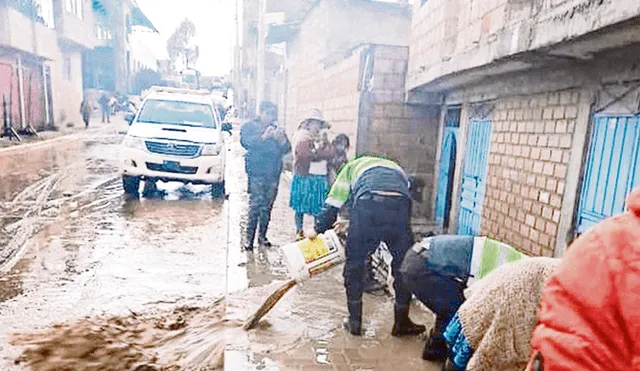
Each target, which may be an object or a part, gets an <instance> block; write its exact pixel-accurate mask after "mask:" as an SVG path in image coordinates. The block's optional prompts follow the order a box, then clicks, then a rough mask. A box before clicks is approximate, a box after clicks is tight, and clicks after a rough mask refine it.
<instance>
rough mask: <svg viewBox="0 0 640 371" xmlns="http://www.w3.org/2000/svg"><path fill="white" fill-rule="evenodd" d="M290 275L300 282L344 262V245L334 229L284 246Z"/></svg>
mask: <svg viewBox="0 0 640 371" xmlns="http://www.w3.org/2000/svg"><path fill="white" fill-rule="evenodd" d="M282 252H283V253H284V257H285V261H286V264H287V268H289V275H290V276H291V278H292V279H295V280H296V281H298V282H302V281H304V280H307V279H309V278H310V277H312V276H315V275H316V274H318V273H321V272H324V271H325V270H327V269H329V268H331V267H333V266H335V265H337V264H340V263H342V262H343V261H344V260H345V252H344V246H343V245H342V242H341V241H340V238H339V237H338V235H337V234H336V232H334V231H333V230H328V231H326V232H325V233H323V234H320V235H318V237H317V238H316V239H314V240H310V239H304V240H302V241H298V242H295V243H292V244H289V245H286V246H283V247H282Z"/></svg>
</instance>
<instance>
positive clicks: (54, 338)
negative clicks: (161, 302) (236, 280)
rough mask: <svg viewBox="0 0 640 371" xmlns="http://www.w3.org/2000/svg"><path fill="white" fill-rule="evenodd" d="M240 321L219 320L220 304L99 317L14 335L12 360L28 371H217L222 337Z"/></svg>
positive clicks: (230, 333) (222, 316) (221, 316)
mask: <svg viewBox="0 0 640 371" xmlns="http://www.w3.org/2000/svg"><path fill="white" fill-rule="evenodd" d="M240 324H241V323H240V322H238V321H230V320H227V319H225V309H224V303H223V302H222V301H221V302H218V303H216V304H215V305H213V306H211V307H207V308H197V307H179V308H176V309H174V310H172V311H168V312H157V313H147V314H132V315H129V316H126V317H99V318H91V319H84V320H81V321H78V322H75V323H70V324H61V325H55V326H53V327H52V328H50V329H47V330H45V331H43V332H39V333H30V334H19V335H16V336H15V337H14V339H13V343H14V344H16V345H18V346H20V347H22V348H23V349H24V350H23V353H22V355H21V356H20V358H19V359H18V363H19V364H22V365H25V366H28V367H30V368H31V369H32V370H33V371H55V370H67V369H68V370H82V371H94V370H95V371H98V370H101V371H111V370H113V371H120V370H139V371H142V370H145V371H151V370H185V371H189V370H194V371H196V370H197V371H200V370H219V369H222V367H223V365H224V348H225V344H226V339H227V337H232V336H234V334H237V333H239V332H241V331H242V330H241V329H240Z"/></svg>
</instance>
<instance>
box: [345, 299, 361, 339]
mask: <svg viewBox="0 0 640 371" xmlns="http://www.w3.org/2000/svg"><path fill="white" fill-rule="evenodd" d="M347 308H348V309H349V317H347V318H345V319H344V321H343V322H342V326H343V327H344V329H345V330H347V331H349V333H350V334H351V335H355V336H360V335H362V302H361V301H349V302H347Z"/></svg>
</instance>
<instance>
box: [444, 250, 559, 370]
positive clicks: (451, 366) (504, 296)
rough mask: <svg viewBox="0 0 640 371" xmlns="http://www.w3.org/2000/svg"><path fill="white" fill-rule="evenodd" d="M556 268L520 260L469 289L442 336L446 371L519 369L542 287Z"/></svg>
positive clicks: (548, 261)
mask: <svg viewBox="0 0 640 371" xmlns="http://www.w3.org/2000/svg"><path fill="white" fill-rule="evenodd" d="M559 264H560V260H559V259H554V258H530V259H523V260H521V261H519V262H515V263H512V264H505V265H503V266H501V267H499V268H497V269H496V270H494V271H493V272H491V273H490V274H489V275H488V276H487V277H485V278H484V279H483V280H482V281H480V282H478V283H476V284H474V285H473V286H472V287H471V288H469V292H468V293H467V296H468V299H467V300H466V301H465V302H464V304H462V306H460V309H458V312H457V313H456V314H455V315H454V317H453V319H452V320H451V322H449V324H448V325H447V327H446V330H445V331H444V338H445V340H446V342H447V345H448V347H449V353H450V354H449V358H448V360H447V364H446V366H445V370H446V371H450V370H452V371H464V370H501V371H521V370H524V369H525V368H526V366H527V361H528V360H529V355H530V353H531V346H530V342H531V334H532V333H533V329H534V327H535V326H536V323H537V322H538V309H539V307H540V296H541V293H542V288H543V287H544V285H545V284H546V283H547V281H548V280H549V277H550V276H551V274H552V273H553V272H554V270H555V269H556V267H557V266H558V265H559Z"/></svg>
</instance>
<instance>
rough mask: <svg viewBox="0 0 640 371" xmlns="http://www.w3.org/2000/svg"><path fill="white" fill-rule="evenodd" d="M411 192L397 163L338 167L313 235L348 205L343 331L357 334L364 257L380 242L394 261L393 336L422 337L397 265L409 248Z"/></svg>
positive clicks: (371, 159) (361, 160)
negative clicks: (410, 308) (411, 311)
mask: <svg viewBox="0 0 640 371" xmlns="http://www.w3.org/2000/svg"><path fill="white" fill-rule="evenodd" d="M410 189H411V187H410V178H409V177H408V176H407V174H406V173H405V171H404V170H403V169H402V168H401V167H400V166H399V165H398V164H397V163H395V162H393V161H391V160H389V159H386V158H382V157H377V156H372V155H365V156H360V157H358V158H355V159H353V160H350V161H348V162H347V163H346V164H345V165H344V166H343V167H342V169H341V170H340V172H339V173H338V176H337V177H336V181H335V183H334V184H333V186H332V187H331V190H330V191H329V195H328V197H327V199H326V200H325V202H324V206H323V209H322V212H321V213H320V215H319V216H318V217H317V219H316V224H315V233H323V232H325V231H327V230H329V229H331V228H332V227H333V225H334V223H335V222H336V219H337V216H338V212H339V211H340V209H341V208H342V207H343V206H344V205H345V204H346V203H347V202H348V203H349V206H350V210H349V214H350V222H349V227H348V232H347V248H346V263H345V266H344V273H343V275H344V282H345V283H344V284H345V289H346V293H347V308H348V310H349V317H348V318H347V319H345V321H344V327H345V329H346V330H347V331H349V332H350V333H351V334H353V335H360V334H361V332H362V294H363V291H364V281H365V272H366V269H367V266H366V261H367V257H368V255H370V254H371V253H373V252H374V251H375V250H376V249H377V248H378V246H379V245H380V242H385V243H386V244H387V246H388V248H389V251H390V253H391V255H392V256H393V261H392V263H391V269H392V274H393V277H394V289H395V293H396V298H395V323H394V326H393V330H392V335H394V336H401V335H417V334H420V333H422V332H424V331H425V327H424V326H421V325H416V324H415V323H413V322H412V321H411V320H410V319H409V303H410V301H411V292H410V291H409V290H407V289H406V288H405V287H404V285H403V279H402V277H401V274H400V264H401V263H402V259H403V258H404V256H405V254H406V252H407V251H408V250H409V248H410V247H411V245H412V244H413V236H412V234H411V227H410V225H411V223H410V221H411V220H410V219H411V191H410ZM315 233H314V234H315Z"/></svg>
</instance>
